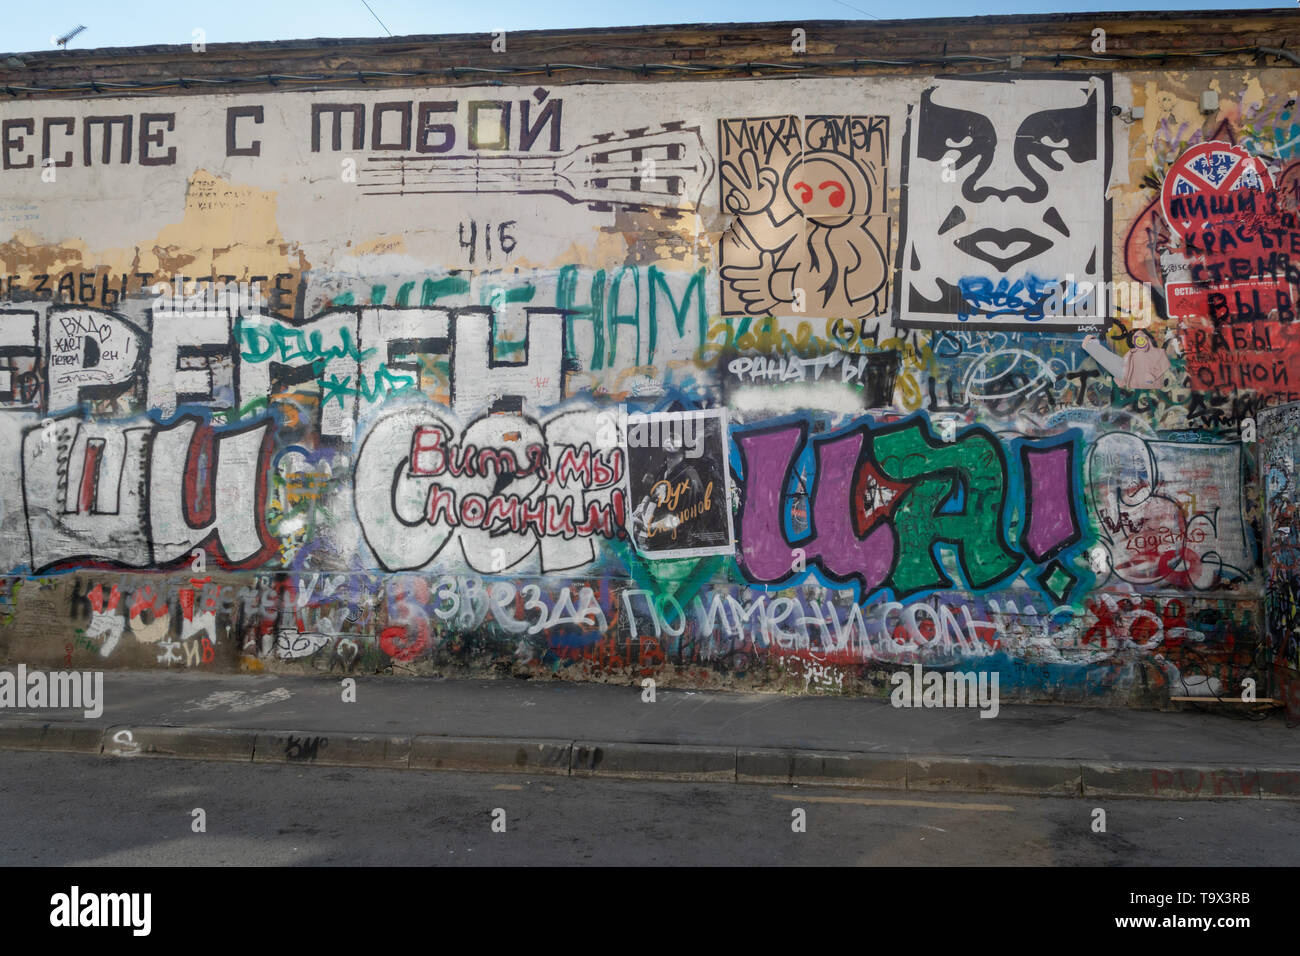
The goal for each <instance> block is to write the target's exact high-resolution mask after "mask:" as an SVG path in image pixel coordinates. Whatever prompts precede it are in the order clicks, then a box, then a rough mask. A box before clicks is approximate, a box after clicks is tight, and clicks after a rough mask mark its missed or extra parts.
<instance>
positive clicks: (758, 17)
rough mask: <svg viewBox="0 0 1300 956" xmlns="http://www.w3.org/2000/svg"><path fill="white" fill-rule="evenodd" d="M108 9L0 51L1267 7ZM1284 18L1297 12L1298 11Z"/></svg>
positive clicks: (1047, 2)
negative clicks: (58, 39)
mask: <svg viewBox="0 0 1300 956" xmlns="http://www.w3.org/2000/svg"><path fill="white" fill-rule="evenodd" d="M368 2H369V4H370V7H371V8H372V9H373V10H374V15H372V14H371V12H370V10H368V9H367V8H366V4H365V2H363V0H308V2H306V3H284V2H282V0H281V2H275V0H272V2H267V0H222V2H220V3H213V2H211V0H206V2H202V3H197V2H188V0H127V2H126V3H123V4H118V3H105V2H103V0H94V2H89V0H76V2H58V0H54V2H35V3H31V2H28V3H22V2H20V0H7V2H6V6H8V7H9V9H7V10H5V12H4V17H3V26H0V50H3V51H5V52H19V51H28V50H49V49H54V48H55V47H54V45H53V44H52V42H51V37H54V36H58V35H59V34H62V33H65V32H67V31H68V30H71V29H72V28H73V27H75V26H77V25H78V24H84V25H85V26H86V30H85V32H83V33H82V34H81V35H80V36H78V37H77V38H76V39H74V40H73V41H72V42H71V43H70V44H69V48H70V49H87V48H91V47H108V46H142V45H146V44H153V43H184V44H186V45H188V44H189V43H190V42H191V39H192V36H193V31H194V30H195V29H202V30H203V31H204V33H205V36H206V40H207V42H208V43H227V42H245V41H251V40H288V39H304V38H308V37H375V36H385V35H386V34H385V32H384V28H383V27H381V26H380V25H379V23H378V22H376V19H375V16H376V15H377V16H378V18H379V19H380V20H382V21H383V22H384V25H385V26H387V28H388V30H389V31H391V32H392V34H393V35H394V36H402V35H403V34H417V33H476V32H484V33H487V32H491V31H493V30H497V29H503V30H538V29H570V28H576V27H612V26H632V25H637V24H650V23H723V22H736V23H743V22H751V23H752V22H759V21H765V20H855V19H872V18H877V19H887V18H890V17H899V16H910V17H953V16H985V15H990V14H1007V13H1064V12H1089V13H1091V12H1113V11H1118V10H1135V9H1136V10H1180V9H1183V10H1186V9H1205V10H1210V9H1217V10H1225V9H1226V10H1233V9H1251V8H1254V7H1258V6H1263V5H1264V4H1263V3H1261V2H1260V0H1244V2H1242V0H1214V2H1204V0H1196V2H1190V3H1189V2H1187V0H1172V2H1170V0H1129V2H1122V0H1121V2H1115V0H1073V2H1071V0H991V2H989V3H972V2H969V0H912V2H909V3H907V4H900V3H898V0H807V2H804V3H801V4H790V3H788V2H785V3H778V2H776V0H659V2H657V3H653V4H651V3H645V2H632V3H602V4H592V3H590V2H574V0H550V2H539V0H490V2H479V3H444V2H433V0H368ZM1284 9H1291V10H1294V9H1296V8H1295V6H1294V5H1292V6H1290V7H1285V8H1284Z"/></svg>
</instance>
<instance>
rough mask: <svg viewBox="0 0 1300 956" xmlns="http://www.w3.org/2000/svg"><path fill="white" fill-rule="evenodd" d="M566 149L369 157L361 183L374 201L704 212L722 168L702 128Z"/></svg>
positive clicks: (667, 129)
mask: <svg viewBox="0 0 1300 956" xmlns="http://www.w3.org/2000/svg"><path fill="white" fill-rule="evenodd" d="M594 139H595V140H596V142H594V143H587V144H585V145H582V146H578V147H575V148H573V149H571V150H569V151H568V152H564V153H552V154H546V155H539V154H536V153H512V154H501V153H479V154H476V155H472V156H467V155H456V156H444V155H433V156H422V155H416V156H412V155H403V156H370V157H368V158H367V160H366V163H367V165H365V166H362V167H361V170H360V172H361V174H362V175H361V177H360V180H359V182H358V185H359V186H361V188H362V191H363V192H364V193H365V194H366V195H368V196H415V195H421V194H424V193H517V194H521V195H528V194H550V195H555V196H560V197H562V198H563V199H565V200H567V201H568V202H571V203H575V204H576V203H590V204H591V208H593V209H596V210H607V209H611V208H613V206H615V205H618V206H623V207H632V208H642V209H644V208H651V207H654V208H660V209H666V210H676V211H687V210H694V209H696V208H698V207H699V204H700V201H701V200H702V199H703V197H704V192H705V190H706V189H708V187H709V184H710V183H711V182H712V181H713V172H714V168H715V166H716V164H715V162H714V159H713V157H712V156H710V155H709V152H708V150H707V149H705V148H704V137H703V136H702V135H701V133H700V128H699V127H698V126H692V127H685V126H684V125H683V124H682V123H667V124H665V125H664V127H663V129H662V130H659V131H658V132H650V131H649V130H648V129H636V130H629V131H628V133H627V135H625V136H623V137H621V138H615V136H614V134H613V133H604V134H598V135H597V136H595V137H594Z"/></svg>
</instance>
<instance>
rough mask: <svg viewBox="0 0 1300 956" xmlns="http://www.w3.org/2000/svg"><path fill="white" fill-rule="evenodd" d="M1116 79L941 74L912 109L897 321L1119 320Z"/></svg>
mask: <svg viewBox="0 0 1300 956" xmlns="http://www.w3.org/2000/svg"><path fill="white" fill-rule="evenodd" d="M1110 101H1111V82H1110V77H1109V76H1108V75H1083V74H1069V75H1054V76H1050V77H1029V76H1020V75H1016V76H1008V77H998V78H986V77H941V78H938V79H936V81H935V83H934V85H932V86H930V87H929V88H927V89H926V90H925V91H924V92H923V93H922V94H921V98H920V102H919V103H917V104H914V105H912V106H910V107H909V108H908V128H907V135H906V137H905V138H904V143H905V148H904V156H903V162H904V166H903V183H904V187H905V188H904V197H903V214H902V232H901V234H900V239H899V260H898V270H899V292H898V295H897V297H896V301H897V303H898V306H897V308H896V309H895V316H896V318H897V320H898V322H899V324H901V325H904V326H914V327H928V328H960V327H964V326H967V325H970V326H973V327H976V328H979V329H1014V330H1017V331H1032V330H1035V329H1052V330H1061V329H1078V328H1080V327H1082V326H1091V325H1097V324H1101V323H1103V322H1104V321H1105V320H1106V318H1107V316H1108V315H1109V308H1110V306H1109V302H1108V299H1109V295H1108V292H1109V289H1108V285H1109V279H1110V205H1109V201H1108V200H1107V198H1106V184H1107V174H1108V170H1109V167H1110V157H1111V136H1110V123H1109V119H1110Z"/></svg>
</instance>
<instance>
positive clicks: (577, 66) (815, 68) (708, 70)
mask: <svg viewBox="0 0 1300 956" xmlns="http://www.w3.org/2000/svg"><path fill="white" fill-rule="evenodd" d="M1240 54H1250V55H1252V56H1254V57H1256V58H1258V59H1261V60H1262V59H1265V58H1268V57H1274V58H1277V59H1282V60H1286V61H1288V62H1294V61H1293V60H1292V57H1291V56H1290V55H1289V54H1288V53H1287V51H1284V50H1279V49H1277V48H1273V47H1258V46H1247V47H1232V48H1227V49H1219V50H1179V51H1176V52H1168V51H1149V52H1143V53H1119V52H1116V53H1111V54H1107V55H1104V56H1097V55H1092V54H1086V53H1027V54H1016V55H1015V59H1018V60H1020V61H1021V62H1026V63H1027V62H1030V61H1034V62H1040V63H1051V64H1053V65H1058V66H1059V65H1060V64H1061V63H1063V62H1067V61H1080V62H1092V63H1135V62H1153V61H1157V60H1158V61H1160V62H1161V63H1162V64H1163V63H1166V62H1167V61H1168V60H1170V59H1176V58H1178V57H1221V56H1234V55H1240ZM1012 59H1013V57H1012V56H1003V57H998V56H980V55H976V54H941V55H935V56H925V57H904V58H900V59H886V58H882V57H871V56H862V57H854V58H853V59H848V60H844V59H836V60H805V59H804V58H803V57H801V58H800V62H799V63H772V62H768V61H745V62H737V63H717V64H706V63H642V64H640V65H635V64H627V63H549V62H547V63H540V64H533V65H527V66H524V65H518V66H507V67H486V66H473V65H466V66H448V67H442V68H440V69H428V70H357V71H353V72H348V73H346V74H337V73H336V74H328V73H309V74H284V73H262V74H250V75H247V76H224V77H200V76H175V77H169V78H165V79H159V78H150V79H148V80H82V81H79V82H76V83H63V84H51V85H39V84H22V83H3V85H0V91H3V92H4V93H7V94H8V95H9V96H11V97H14V98H17V97H19V96H33V95H36V96H42V95H44V96H62V95H69V96H75V95H84V94H85V93H87V92H90V93H93V94H96V95H100V96H104V95H114V94H117V93H128V94H131V93H155V92H161V91H164V90H173V89H185V88H187V87H189V86H190V85H204V86H211V87H225V88H230V87H239V86H265V85H269V86H279V85H280V84H286V85H296V84H310V83H315V84H322V83H328V84H339V83H360V84H364V83H365V82H366V81H367V80H368V79H444V80H451V81H456V80H460V79H461V78H463V77H466V76H472V75H490V76H495V77H521V78H522V77H532V76H540V75H543V74H544V75H546V76H553V75H554V74H555V73H557V72H558V73H564V72H594V73H601V72H603V73H623V74H628V75H636V76H642V77H645V76H652V75H653V76H665V75H692V76H705V75H708V76H753V75H754V74H756V73H757V72H759V71H761V70H765V71H770V72H775V73H777V74H780V75H785V76H799V77H816V76H823V75H829V74H830V72H831V71H843V70H855V71H856V70H859V69H861V68H863V67H872V66H878V67H916V66H936V67H938V66H947V65H952V64H961V63H987V64H999V63H1002V64H1006V65H1007V66H1008V67H1010V64H1011V61H1012ZM106 91H107V92H106Z"/></svg>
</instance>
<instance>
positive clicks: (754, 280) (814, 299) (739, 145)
mask: <svg viewBox="0 0 1300 956" xmlns="http://www.w3.org/2000/svg"><path fill="white" fill-rule="evenodd" d="M718 139H719V142H720V143H721V153H722V155H721V164H720V167H719V170H720V179H719V181H720V184H721V194H720V195H721V206H722V210H723V212H725V213H727V214H729V215H730V216H731V217H732V223H731V227H730V229H728V231H727V232H726V233H725V234H724V235H723V237H722V243H721V268H720V275H721V279H722V314H723V315H768V314H787V315H788V314H803V315H808V316H819V317H828V318H851V319H857V318H865V317H869V316H874V315H880V314H882V313H883V312H884V311H885V309H886V308H887V306H888V286H889V266H888V262H889V244H890V232H891V220H890V218H889V216H887V215H886V214H885V200H886V193H887V190H888V185H887V182H886V173H887V170H886V149H887V147H888V142H889V118H888V117H885V116H804V117H800V116H775V117H766V118H758V119H724V120H721V121H720V122H719V128H718Z"/></svg>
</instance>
